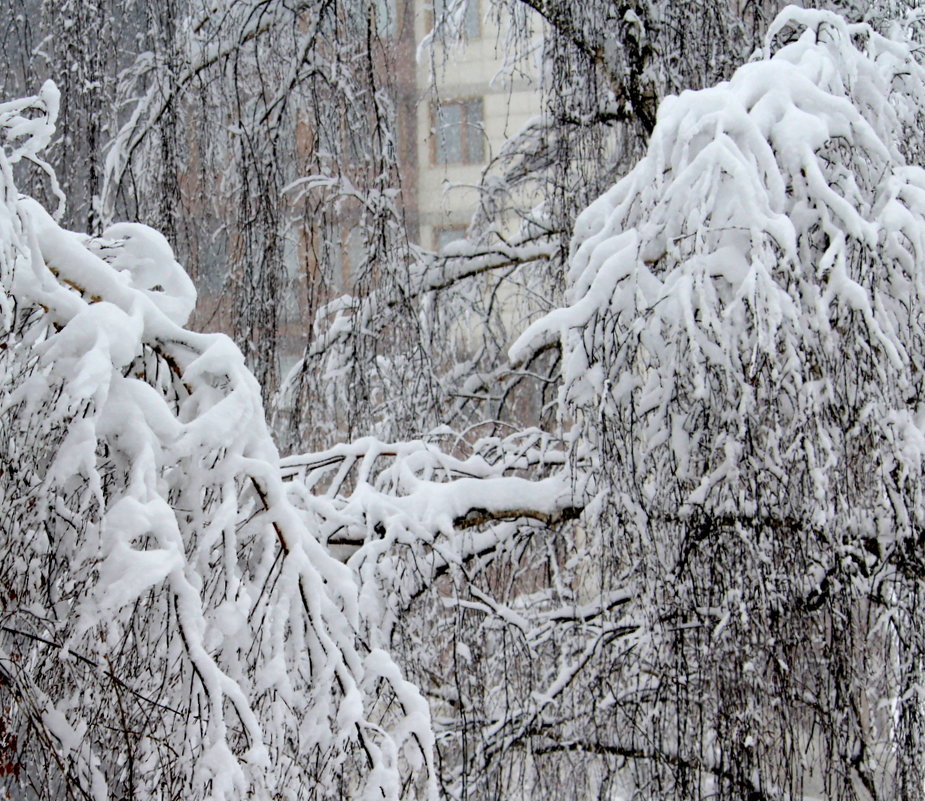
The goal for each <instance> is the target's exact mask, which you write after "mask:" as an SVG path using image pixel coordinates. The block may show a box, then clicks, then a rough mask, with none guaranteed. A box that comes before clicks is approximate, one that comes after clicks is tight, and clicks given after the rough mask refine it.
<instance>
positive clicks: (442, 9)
mask: <svg viewBox="0 0 925 801" xmlns="http://www.w3.org/2000/svg"><path fill="white" fill-rule="evenodd" d="M434 19H435V22H436V23H437V24H438V25H439V24H441V23H443V24H446V25H448V26H449V28H450V30H451V31H453V32H454V33H455V32H459V33H461V34H462V35H463V36H465V37H466V38H467V39H477V38H478V37H479V35H480V34H481V19H480V17H479V0H434Z"/></svg>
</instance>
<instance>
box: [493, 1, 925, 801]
mask: <svg viewBox="0 0 925 801" xmlns="http://www.w3.org/2000/svg"><path fill="white" fill-rule="evenodd" d="M767 42H768V44H767V47H766V50H765V52H764V53H763V57H761V58H759V59H757V60H755V61H753V62H752V63H750V64H747V65H745V66H744V67H742V68H740V69H739V70H738V71H737V72H736V74H735V75H734V77H733V78H732V79H731V80H730V81H729V82H727V83H722V84H719V85H717V86H715V87H713V88H710V89H706V90H703V91H700V92H685V93H683V94H682V95H680V96H678V97H671V98H668V99H666V100H665V101H664V102H663V103H662V105H661V108H660V110H659V113H658V122H657V125H656V127H655V130H654V132H653V134H652V138H651V141H650V143H649V146H648V151H647V154H646V156H645V158H643V159H642V161H641V162H640V163H639V164H638V165H637V167H636V168H635V169H634V170H633V171H632V172H631V173H630V174H629V175H627V177H626V178H624V179H622V180H621V181H620V182H619V183H618V184H617V185H616V186H615V187H614V188H613V189H611V190H610V191H609V192H607V193H606V194H605V195H604V196H603V197H601V198H600V199H599V200H597V201H596V202H595V203H593V204H592V205H591V206H590V207H589V208H588V209H587V211H585V212H584V213H583V214H582V215H581V217H580V218H579V220H578V222H577V226H576V233H575V239H574V242H573V249H572V256H571V262H570V263H571V267H570V272H569V276H568V279H569V290H568V292H569V305H568V306H567V307H565V308H562V309H559V310H557V311H555V312H553V313H551V314H549V315H548V316H546V317H545V318H543V319H542V320H541V321H539V322H537V323H536V324H534V325H533V326H532V327H531V328H530V329H528V331H527V332H526V333H525V334H524V335H523V337H522V338H521V339H520V340H519V341H518V342H517V343H515V346H514V348H513V350H512V354H511V355H512V358H514V359H515V360H522V359H523V358H524V354H526V353H529V351H530V349H531V348H536V347H537V346H538V345H539V344H542V343H544V342H548V341H549V340H550V339H551V338H554V337H559V336H560V337H561V341H562V348H563V372H564V381H563V388H562V392H561V399H562V404H563V409H564V410H565V412H564V413H565V414H568V415H574V419H576V420H577V425H576V428H575V442H576V444H575V447H576V448H581V449H582V452H583V453H587V452H589V451H590V452H591V453H594V454H596V458H597V470H598V471H599V472H600V474H601V476H602V486H605V487H606V490H605V491H606V497H605V498H604V502H603V503H602V507H601V508H602V509H603V511H602V513H601V515H600V518H599V526H600V530H601V536H602V538H603V542H604V544H603V546H602V547H604V548H605V550H606V553H607V555H608V557H609V559H610V562H609V564H610V565H611V567H610V570H611V571H612V572H613V574H614V575H623V576H625V577H626V581H627V586H628V587H631V588H634V591H635V601H634V605H635V611H636V615H637V621H638V623H639V626H640V628H639V631H638V633H637V634H636V635H635V636H634V637H633V638H631V639H630V640H628V641H627V642H628V645H629V647H628V649H627V651H626V654H627V656H626V658H625V659H624V660H623V661H621V662H617V663H615V664H614V665H613V668H612V675H611V676H609V678H608V680H607V686H611V687H616V688H617V690H615V691H614V693H615V694H614V696H613V698H611V699H610V700H609V708H610V709H611V712H610V713H608V714H609V716H610V718H609V719H610V721H611V725H612V733H611V734H610V735H609V737H612V738H613V742H610V741H608V742H607V743H598V747H599V748H605V747H610V748H611V749H613V752H614V753H620V754H624V755H625V756H627V757H628V758H630V759H631V764H633V765H635V768H636V769H635V772H634V782H635V786H636V788H637V789H638V790H639V791H640V792H642V793H644V796H645V797H646V798H661V797H670V798H700V797H701V796H702V794H703V793H704V792H707V790H708V788H712V789H713V790H715V791H716V792H717V793H718V794H719V797H721V798H743V797H746V796H747V797H749V798H776V797H784V798H796V797H803V793H804V792H805V793H807V794H809V795H818V796H819V797H826V798H839V799H841V798H855V797H877V798H899V797H904V798H911V797H921V794H922V792H923V786H922V780H923V765H925V761H923V760H925V747H923V739H922V737H921V731H922V726H923V724H925V721H923V719H922V712H921V709H922V706H921V705H922V699H921V686H922V685H921V682H922V679H923V660H925V627H923V624H922V616H921V609H922V603H923V601H925V595H923V585H922V579H923V577H925V557H923V551H922V547H923V543H925V533H923V532H925V527H923V526H925V509H923V501H925V497H923V491H922V489H923V478H925V477H923V470H922V458H923V455H925V435H923V429H925V405H923V404H925V398H923V395H922V387H923V379H925V318H923V310H925V271H923V268H925V171H923V170H922V169H921V168H920V167H918V166H915V165H913V164H910V163H907V161H906V159H905V158H904V155H903V154H904V153H907V152H915V151H916V148H915V147H912V146H910V147H907V146H909V145H914V143H913V142H910V141H909V139H910V138H911V137H915V136H916V135H920V133H921V130H922V117H921V111H920V109H921V108H922V107H923V102H925V91H923V86H925V79H923V71H922V69H921V67H920V66H919V65H918V64H917V63H916V61H915V60H914V58H913V57H912V55H911V53H910V50H909V49H908V48H907V47H906V46H905V45H903V44H901V43H898V42H895V41H892V40H888V39H885V38H883V37H882V36H880V35H878V34H877V33H876V32H875V31H873V30H872V29H871V28H870V27H868V26H866V25H862V24H858V25H848V24H846V23H845V21H844V20H842V19H841V18H840V17H838V16H836V15H834V14H832V13H827V12H821V11H812V10H804V9H799V8H796V7H789V8H788V9H786V10H785V11H784V12H782V14H781V16H780V17H779V18H778V19H777V21H776V22H775V23H774V24H773V25H772V27H771V29H770V31H769V34H768V39H767ZM576 747H580V746H576ZM589 747H590V746H589ZM749 793H751V795H749Z"/></svg>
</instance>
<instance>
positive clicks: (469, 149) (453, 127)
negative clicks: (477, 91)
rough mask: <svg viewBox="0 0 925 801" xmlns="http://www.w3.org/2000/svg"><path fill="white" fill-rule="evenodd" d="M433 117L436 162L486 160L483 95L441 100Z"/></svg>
mask: <svg viewBox="0 0 925 801" xmlns="http://www.w3.org/2000/svg"><path fill="white" fill-rule="evenodd" d="M434 117H435V119H434V123H435V124H434V129H435V130H434V133H435V134H436V146H435V148H434V162H435V163H436V164H481V163H482V162H483V161H484V160H485V144H484V132H483V130H482V120H483V118H484V115H483V107H482V98H480V97H478V98H471V99H468V100H453V101H450V102H448V103H441V104H440V105H439V106H437V109H436V112H435V114H434Z"/></svg>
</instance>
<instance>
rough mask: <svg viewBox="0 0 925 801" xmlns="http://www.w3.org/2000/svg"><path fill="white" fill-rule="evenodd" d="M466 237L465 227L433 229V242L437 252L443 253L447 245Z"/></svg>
mask: <svg viewBox="0 0 925 801" xmlns="http://www.w3.org/2000/svg"><path fill="white" fill-rule="evenodd" d="M465 238H466V229H465V228H438V229H437V230H436V231H435V240H436V241H435V242H434V244H435V245H436V246H437V248H436V250H437V253H439V254H441V255H444V254H445V252H446V248H447V246H448V245H450V244H452V243H453V242H458V241H459V240H460V239H465Z"/></svg>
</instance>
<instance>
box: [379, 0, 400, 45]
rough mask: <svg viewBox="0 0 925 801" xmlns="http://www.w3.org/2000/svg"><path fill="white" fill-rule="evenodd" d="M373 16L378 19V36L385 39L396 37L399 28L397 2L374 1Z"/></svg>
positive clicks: (391, 0)
mask: <svg viewBox="0 0 925 801" xmlns="http://www.w3.org/2000/svg"><path fill="white" fill-rule="evenodd" d="M373 14H374V15H375V17H376V34H377V35H378V36H379V37H380V38H383V39H388V38H391V37H393V36H395V30H396V28H397V27H398V25H397V22H398V20H397V18H396V15H395V0H373Z"/></svg>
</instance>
